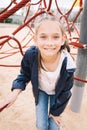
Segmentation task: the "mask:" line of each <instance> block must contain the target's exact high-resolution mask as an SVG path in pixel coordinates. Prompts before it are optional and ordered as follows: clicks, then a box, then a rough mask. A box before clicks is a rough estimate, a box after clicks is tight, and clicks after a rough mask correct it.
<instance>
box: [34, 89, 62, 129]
mask: <svg viewBox="0 0 87 130" xmlns="http://www.w3.org/2000/svg"><path fill="white" fill-rule="evenodd" d="M54 102H55V95H48V94H46V93H45V92H43V91H40V92H39V99H38V104H37V105H36V126H37V128H38V130H60V127H59V126H58V125H57V124H56V123H55V121H54V120H53V118H49V109H50V107H51V106H52V105H53V104H54Z"/></svg>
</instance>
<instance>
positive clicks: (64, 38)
mask: <svg viewBox="0 0 87 130" xmlns="http://www.w3.org/2000/svg"><path fill="white" fill-rule="evenodd" d="M66 39H67V37H66V35H63V39H62V40H63V42H62V45H64V43H65V41H66Z"/></svg>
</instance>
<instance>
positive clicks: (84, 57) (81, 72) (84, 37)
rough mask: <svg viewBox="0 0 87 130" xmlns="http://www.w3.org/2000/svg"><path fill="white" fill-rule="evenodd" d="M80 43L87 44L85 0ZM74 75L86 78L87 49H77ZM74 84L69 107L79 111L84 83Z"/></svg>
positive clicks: (85, 2) (76, 82)
mask: <svg viewBox="0 0 87 130" xmlns="http://www.w3.org/2000/svg"><path fill="white" fill-rule="evenodd" d="M80 43H83V44H86V45H87V0H85V1H84V6H83V13H82V17H81V28H80ZM75 77H80V78H82V79H86V77H87V49H81V48H79V49H78V53H77V70H76V73H75ZM74 85H75V86H74V87H73V91H72V98H71V104H70V107H71V110H72V111H74V112H80V110H81V105H82V99H83V94H84V88H85V87H84V86H85V83H84V82H81V81H75V84H74Z"/></svg>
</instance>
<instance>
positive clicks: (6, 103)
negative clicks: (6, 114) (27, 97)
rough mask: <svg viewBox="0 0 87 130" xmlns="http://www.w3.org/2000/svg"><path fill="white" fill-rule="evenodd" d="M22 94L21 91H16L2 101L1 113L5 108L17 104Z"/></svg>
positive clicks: (0, 105) (0, 102) (0, 103)
mask: <svg viewBox="0 0 87 130" xmlns="http://www.w3.org/2000/svg"><path fill="white" fill-rule="evenodd" d="M20 92H21V90H20V89H17V90H14V91H13V92H11V93H10V94H9V95H8V96H7V97H6V98H4V99H2V100H1V101H0V112H1V111H2V110H4V109H5V108H8V107H10V106H11V105H12V104H13V103H14V102H15V100H16V99H17V96H18V95H19V93H20Z"/></svg>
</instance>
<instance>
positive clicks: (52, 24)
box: [37, 20, 62, 34]
mask: <svg viewBox="0 0 87 130" xmlns="http://www.w3.org/2000/svg"><path fill="white" fill-rule="evenodd" d="M37 32H38V33H60V34H62V30H61V27H60V24H59V22H57V21H52V20H44V21H41V22H40V24H39V26H38V29H37Z"/></svg>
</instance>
